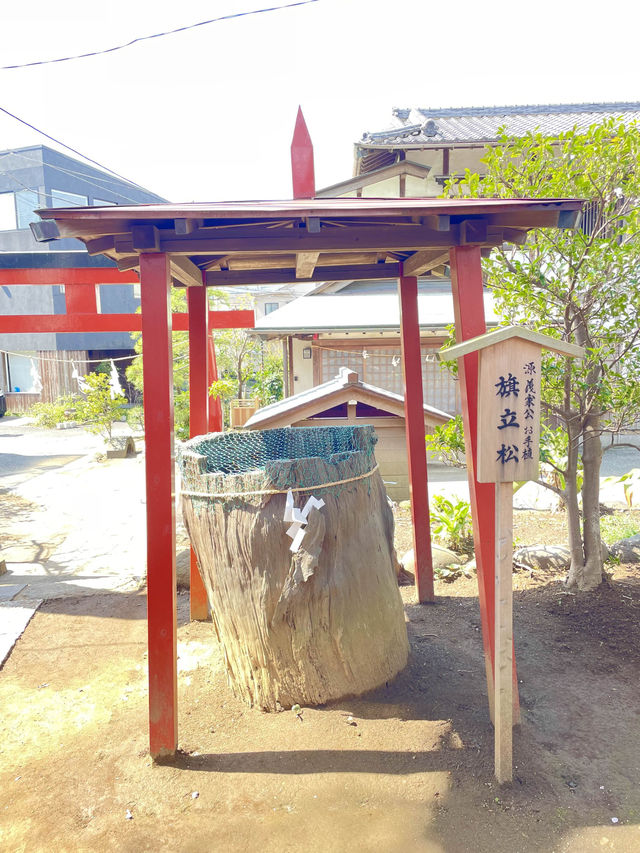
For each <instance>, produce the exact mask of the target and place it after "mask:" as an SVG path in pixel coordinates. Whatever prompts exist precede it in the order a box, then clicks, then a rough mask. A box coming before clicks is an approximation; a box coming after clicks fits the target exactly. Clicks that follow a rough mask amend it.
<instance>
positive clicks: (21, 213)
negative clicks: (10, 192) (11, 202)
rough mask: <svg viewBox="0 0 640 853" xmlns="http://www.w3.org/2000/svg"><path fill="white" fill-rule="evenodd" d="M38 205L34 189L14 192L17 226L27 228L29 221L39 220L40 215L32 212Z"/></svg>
mask: <svg viewBox="0 0 640 853" xmlns="http://www.w3.org/2000/svg"><path fill="white" fill-rule="evenodd" d="M39 207H42V205H41V204H40V198H39V196H38V193H37V192H36V191H35V190H20V191H19V192H17V193H16V213H17V220H18V228H28V227H29V223H30V222H40V217H39V216H38V214H37V213H34V211H35V210H37V209H38V208H39Z"/></svg>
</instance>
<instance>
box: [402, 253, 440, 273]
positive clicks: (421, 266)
mask: <svg viewBox="0 0 640 853" xmlns="http://www.w3.org/2000/svg"><path fill="white" fill-rule="evenodd" d="M448 263H449V250H448V249H447V251H446V252H441V251H440V250H436V251H431V252H428V251H425V252H416V253H415V254H414V255H411V257H410V258H407V260H406V261H404V263H403V264H402V269H403V273H404V275H420V274H421V273H425V272H429V270H433V269H436V268H437V267H440V266H442V264H448Z"/></svg>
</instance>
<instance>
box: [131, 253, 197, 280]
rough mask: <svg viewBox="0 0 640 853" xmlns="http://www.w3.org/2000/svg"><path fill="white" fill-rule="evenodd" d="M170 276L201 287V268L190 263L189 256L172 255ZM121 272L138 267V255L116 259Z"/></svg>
mask: <svg viewBox="0 0 640 853" xmlns="http://www.w3.org/2000/svg"><path fill="white" fill-rule="evenodd" d="M170 260H171V277H172V278H173V279H175V281H177V282H180V284H184V285H186V286H187V287H202V284H203V281H202V270H201V269H200V268H199V267H197V266H196V265H195V264H194V263H192V262H191V261H190V260H189V258H181V257H177V258H176V257H172V258H171V259H170ZM116 264H117V266H118V269H119V270H120V271H121V272H125V271H127V270H133V269H138V268H139V267H140V255H128V256H126V257H123V258H118V259H117V260H116Z"/></svg>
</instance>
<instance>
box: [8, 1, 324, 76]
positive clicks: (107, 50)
mask: <svg viewBox="0 0 640 853" xmlns="http://www.w3.org/2000/svg"><path fill="white" fill-rule="evenodd" d="M317 2H318V0H297V2H295V3H287V4H286V5H284V6H269V7H268V8H266V9H252V10H251V11H248V12H234V13H233V14H230V15H221V16H220V17H219V18H210V19H209V20H207V21H198V23H197V24H188V25H187V26H184V27H176V28H175V29H174V30H167V31H166V32H162V33H153V34H152V35H150V36H138V37H137V38H134V39H131V41H128V42H125V43H124V44H118V45H115V47H108V48H105V50H92V51H90V52H89V53H78V54H76V55H75V56H61V57H59V58H58V59H43V60H40V61H38V62H25V63H23V64H22V65H4V66H2V67H0V71H14V70H16V69H18V68H32V67H33V66H35V65H52V64H53V63H56V62H70V61H71V60H72V59H87V58H88V57H90V56H102V55H103V54H105V53H114V52H115V51H116V50H124V48H125V47H131V46H132V45H134V44H137V43H138V42H141V41H149V40H150V39H157V38H162V37H163V36H172V35H175V33H183V32H186V30H194V29H196V27H204V26H206V25H207V24H217V23H219V22H220V21H230V20H231V19H233V18H246V17H247V16H249V15H262V14H263V13H264V12H278V11H280V10H281V9H292V8H293V7H294V6H308V5H309V4H310V3H317Z"/></svg>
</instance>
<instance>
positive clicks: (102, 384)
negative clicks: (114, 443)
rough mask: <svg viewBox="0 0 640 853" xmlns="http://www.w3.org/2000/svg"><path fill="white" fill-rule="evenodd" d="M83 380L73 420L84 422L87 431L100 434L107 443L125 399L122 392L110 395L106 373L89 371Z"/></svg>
mask: <svg viewBox="0 0 640 853" xmlns="http://www.w3.org/2000/svg"><path fill="white" fill-rule="evenodd" d="M84 382H85V387H84V390H83V392H82V393H83V397H82V398H81V399H80V400H78V401H77V403H76V405H75V413H74V416H73V417H74V420H76V421H79V422H80V423H83V424H85V425H86V428H87V429H88V430H89V432H93V433H96V435H101V436H102V438H104V440H105V442H107V443H109V442H110V441H111V437H112V434H113V425H114V423H115V422H116V421H119V420H121V419H122V415H123V414H124V410H125V406H126V405H127V399H126V397H125V396H124V395H123V394H116V396H115V397H112V392H111V385H110V384H109V376H108V375H107V374H106V373H89V374H88V375H87V376H85V377H84Z"/></svg>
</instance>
